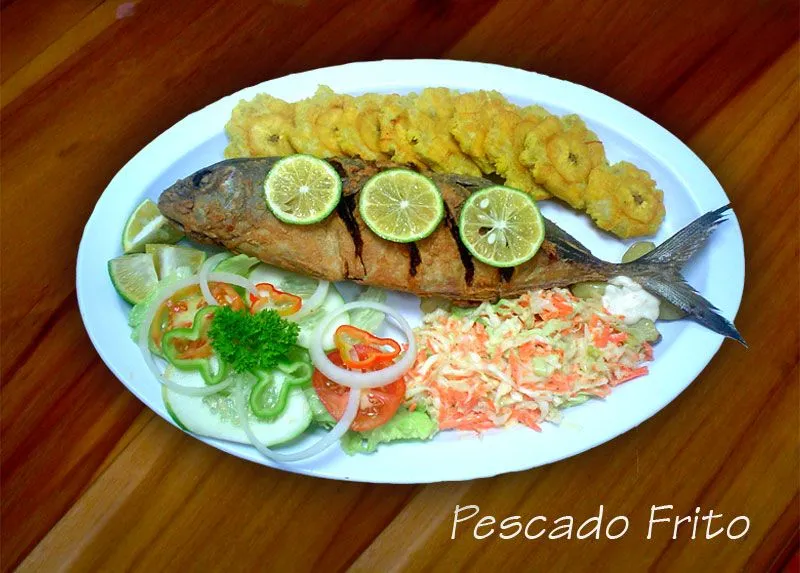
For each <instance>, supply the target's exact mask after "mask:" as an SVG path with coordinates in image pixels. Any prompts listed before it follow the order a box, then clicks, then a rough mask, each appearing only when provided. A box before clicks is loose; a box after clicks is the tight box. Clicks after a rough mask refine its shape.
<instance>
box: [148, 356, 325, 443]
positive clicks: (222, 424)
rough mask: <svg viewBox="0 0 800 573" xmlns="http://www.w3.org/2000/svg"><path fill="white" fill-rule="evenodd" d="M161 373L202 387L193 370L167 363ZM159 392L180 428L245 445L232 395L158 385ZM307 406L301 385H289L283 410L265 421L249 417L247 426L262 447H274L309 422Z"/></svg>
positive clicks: (298, 432) (299, 432) (304, 428)
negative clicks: (196, 393) (190, 392)
mask: <svg viewBox="0 0 800 573" xmlns="http://www.w3.org/2000/svg"><path fill="white" fill-rule="evenodd" d="M164 376H165V377H167V378H168V379H169V380H172V381H174V382H177V383H179V384H183V385H185V386H205V385H206V384H205V382H204V381H203V378H202V377H201V376H200V374H198V373H197V372H184V371H182V370H178V369H177V368H175V367H174V366H172V365H169V366H167V368H166V370H165V371H164ZM161 395H162V396H163V398H164V405H165V406H166V408H167V412H168V413H169V415H170V417H171V418H172V419H173V420H174V421H175V423H176V424H177V425H178V426H179V427H181V428H182V429H184V430H186V431H188V432H192V433H193V434H198V435H200V436H207V437H209V438H218V439H220V440H227V441H229V442H237V443H240V444H249V443H250V440H248V439H247V434H245V432H244V430H243V429H242V428H241V426H240V425H239V416H238V414H237V412H236V405H235V404H234V402H233V397H232V396H223V395H222V394H216V395H213V396H206V397H205V398H201V397H197V396H184V395H183V394H178V393H176V392H173V391H171V390H169V389H168V388H167V387H166V386H165V387H163V388H162V390H161ZM311 418H312V414H311V407H310V406H309V405H308V400H306V397H305V394H304V393H303V390H302V389H301V388H293V389H292V390H291V391H290V392H289V398H288V400H287V401H286V409H285V410H284V411H283V413H282V414H281V415H280V416H278V417H277V418H275V419H274V420H272V421H269V422H265V421H264V420H260V419H258V418H256V417H255V416H252V415H251V416H250V427H251V428H252V430H253V433H254V434H255V435H256V438H257V439H258V440H259V441H260V442H262V443H263V444H264V445H266V446H274V445H277V444H282V443H284V442H288V441H289V440H293V439H294V438H296V437H297V436H299V435H300V434H302V433H303V432H304V431H305V430H306V428H308V426H309V425H310V424H311Z"/></svg>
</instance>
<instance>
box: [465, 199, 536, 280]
mask: <svg viewBox="0 0 800 573" xmlns="http://www.w3.org/2000/svg"><path fill="white" fill-rule="evenodd" d="M458 229H459V233H460V235H461V241H462V242H463V243H464V246H466V247H467V249H468V250H469V252H470V253H472V255H473V256H474V257H475V258H476V259H478V260H479V261H481V262H482V263H486V264H487V265H491V266H493V267H513V266H516V265H519V264H522V263H524V262H525V261H527V260H529V259H531V258H532V257H533V255H535V254H536V251H538V250H539V247H540V246H541V244H542V241H543V240H544V219H542V215H541V213H539V207H537V206H536V202H535V201H534V200H533V199H532V198H531V197H530V195H528V194H527V193H523V192H522V191H517V190H516V189H511V188H510V187H501V186H497V187H488V188H486V189H482V190H481V191H478V192H477V193H473V194H472V195H470V197H469V199H467V200H466V201H465V202H464V205H463V207H462V208H461V216H460V217H459V220H458Z"/></svg>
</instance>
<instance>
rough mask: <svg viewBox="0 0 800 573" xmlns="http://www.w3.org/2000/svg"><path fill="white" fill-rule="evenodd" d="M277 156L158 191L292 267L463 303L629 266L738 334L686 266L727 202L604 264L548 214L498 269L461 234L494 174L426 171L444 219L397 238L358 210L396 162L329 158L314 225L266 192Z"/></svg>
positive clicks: (692, 311) (225, 242) (221, 236)
mask: <svg viewBox="0 0 800 573" xmlns="http://www.w3.org/2000/svg"><path fill="white" fill-rule="evenodd" d="M277 160H278V158H253V159H232V160H226V161H222V162H220V163H217V164H215V165H212V166H210V167H207V168H205V169H201V170H200V171H198V172H196V173H194V174H193V175H191V176H189V177H187V178H185V179H182V180H180V181H178V182H177V183H175V185H173V186H172V187H170V188H169V189H167V190H165V191H164V192H163V193H162V194H161V197H160V199H159V203H158V206H159V209H160V210H161V212H162V213H163V214H164V216H166V217H167V218H169V219H170V220H171V221H173V222H174V223H175V224H176V225H178V226H179V227H180V228H182V229H183V230H184V231H185V232H186V233H187V234H188V235H189V236H191V237H192V238H194V239H196V240H198V241H201V242H205V243H211V244H216V245H221V246H224V247H226V248H227V249H229V250H231V251H234V252H241V253H245V254H248V255H251V256H254V257H257V258H259V259H260V260H262V261H264V262H265V263H268V264H271V265H275V266H277V267H281V268H284V269H286V270H290V271H295V272H299V273H303V274H307V275H310V276H313V277H317V278H320V279H325V280H330V281H340V280H352V281H355V282H358V283H362V284H365V285H374V286H379V287H384V288H389V289H394V290H399V291H405V292H411V293H414V294H417V295H420V296H439V297H445V298H449V299H451V300H454V301H458V302H466V303H470V302H479V301H485V300H497V299H500V298H508V297H514V296H517V295H520V294H522V293H524V292H526V291H528V290H531V289H537V288H550V287H558V286H566V285H570V284H573V283H576V282H580V281H587V280H604V279H607V278H611V277H615V276H619V275H625V276H628V277H630V278H632V279H634V280H636V281H638V282H639V283H640V284H641V285H642V286H643V287H644V288H645V289H647V290H649V291H650V292H652V293H654V294H657V295H659V296H661V297H663V298H664V299H666V300H667V301H669V302H671V303H673V304H675V305H676V306H678V307H679V308H681V309H682V310H684V311H685V312H686V313H687V314H688V315H689V316H691V317H693V318H694V319H695V320H697V321H698V322H699V323H701V324H703V325H704V326H706V327H708V328H710V329H711V330H713V331H715V332H718V333H720V334H723V335H725V336H729V337H731V338H735V339H736V340H739V341H741V336H739V333H738V332H737V331H736V329H735V327H734V326H733V325H732V324H731V323H730V322H728V321H727V320H726V319H725V318H723V317H722V316H720V315H719V314H717V313H716V312H715V311H716V309H715V308H714V306H713V305H711V303H709V302H708V301H706V300H705V299H704V298H702V297H701V296H700V295H699V294H698V293H697V292H695V291H694V290H693V289H692V288H691V287H690V286H689V285H688V284H686V282H685V281H684V279H683V278H682V277H681V275H680V274H679V270H680V268H681V266H683V264H685V263H686V261H687V260H688V259H689V258H690V257H691V255H692V254H694V253H695V252H697V251H698V250H699V249H700V248H701V247H702V245H703V244H704V243H705V241H706V239H707V238H708V237H709V236H710V235H711V232H712V231H713V230H714V229H715V228H716V226H717V225H719V224H720V223H721V222H722V221H723V220H724V212H725V211H726V210H727V209H728V207H723V208H721V209H717V210H716V211H712V212H709V213H707V214H705V215H703V216H702V217H700V218H699V219H697V220H696V221H694V222H693V223H691V224H690V225H688V226H687V227H686V228H684V229H683V230H681V231H679V232H678V233H677V234H676V235H674V236H673V237H672V238H670V239H668V240H667V241H666V242H664V243H663V244H662V245H660V246H659V247H658V248H656V249H655V250H653V251H652V252H651V253H649V254H647V255H645V256H644V257H642V258H640V259H637V260H636V261H633V262H631V263H626V264H614V263H607V262H604V261H601V260H599V259H597V258H596V257H594V256H592V254H591V253H590V252H589V250H588V249H586V247H584V246H583V245H581V244H580V243H579V242H578V241H576V240H575V239H574V238H573V237H571V236H570V235H569V234H567V233H566V232H564V231H563V230H561V229H560V228H559V227H558V226H556V225H555V224H554V223H552V222H550V221H546V239H545V241H544V243H543V244H542V246H541V248H540V250H539V251H538V253H537V254H536V255H535V256H534V257H533V258H532V259H531V260H529V261H527V262H526V263H524V264H522V265H519V266H517V267H514V268H510V269H498V268H495V267H491V266H488V265H486V264H483V263H481V262H480V261H477V260H474V259H473V258H472V257H471V256H470V254H469V251H468V250H467V249H466V247H465V246H464V245H463V244H462V243H461V240H460V238H459V232H458V228H457V221H458V214H459V209H460V207H461V205H462V203H463V202H464V200H465V199H466V198H467V197H468V196H469V195H470V193H472V192H474V191H475V190H478V189H480V188H482V187H485V186H488V185H491V184H492V183H491V182H489V181H487V180H485V179H480V178H473V177H468V176H461V175H447V174H433V173H427V175H428V176H430V177H431V178H432V179H433V181H434V182H435V183H436V185H437V187H438V188H439V190H440V191H441V193H442V197H443V199H444V203H445V219H444V221H443V222H442V224H440V225H439V227H438V228H437V229H436V230H435V231H434V232H433V233H432V234H431V235H430V236H428V237H427V238H425V239H423V240H421V241H418V242H416V243H408V244H400V243H393V242H389V241H386V240H383V239H381V238H380V237H378V236H377V235H375V234H373V233H372V231H370V229H369V228H368V227H367V226H366V224H365V223H364V221H362V220H361V217H360V216H359V213H358V209H357V208H356V205H357V198H358V194H359V192H360V190H361V188H362V187H363V185H364V184H365V183H366V182H367V180H368V179H369V178H370V177H371V176H373V175H375V174H376V173H378V172H380V171H382V170H385V169H389V168H394V167H397V165H396V164H393V163H390V162H364V161H360V160H354V159H341V158H335V159H329V160H328V161H329V163H330V164H331V165H332V166H333V167H334V169H336V171H337V172H338V173H339V174H340V176H341V177H342V184H343V197H342V200H341V201H340V203H339V205H338V206H337V208H336V210H335V211H334V212H333V213H332V214H331V215H330V216H329V217H328V218H327V219H325V220H324V221H322V222H320V223H316V224H313V225H302V226H300V225H290V224H286V223H283V222H281V221H279V220H278V219H277V218H275V217H274V216H273V215H272V213H271V212H270V210H269V209H268V207H267V205H266V202H265V200H264V196H263V183H264V179H265V177H266V175H267V173H268V172H269V170H270V169H271V167H272V166H273V165H274V163H275V162H276V161H277Z"/></svg>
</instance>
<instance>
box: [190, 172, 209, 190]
mask: <svg viewBox="0 0 800 573" xmlns="http://www.w3.org/2000/svg"><path fill="white" fill-rule="evenodd" d="M210 173H211V169H201V170H200V171H198V172H197V173H195V174H194V175H192V185H194V186H195V187H198V188H199V187H201V186H202V185H203V183H205V181H204V180H205V178H206V175H209V174H210Z"/></svg>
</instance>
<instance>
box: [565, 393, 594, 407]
mask: <svg viewBox="0 0 800 573" xmlns="http://www.w3.org/2000/svg"><path fill="white" fill-rule="evenodd" d="M591 397H592V395H591V394H584V393H583V392H580V393H579V394H578V395H577V396H574V397H572V398H568V399H567V400H564V403H563V404H561V406H560V407H561V408H571V407H572V406H579V405H581V404H583V403H584V402H587V401H588V400H589V399H590V398H591Z"/></svg>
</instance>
